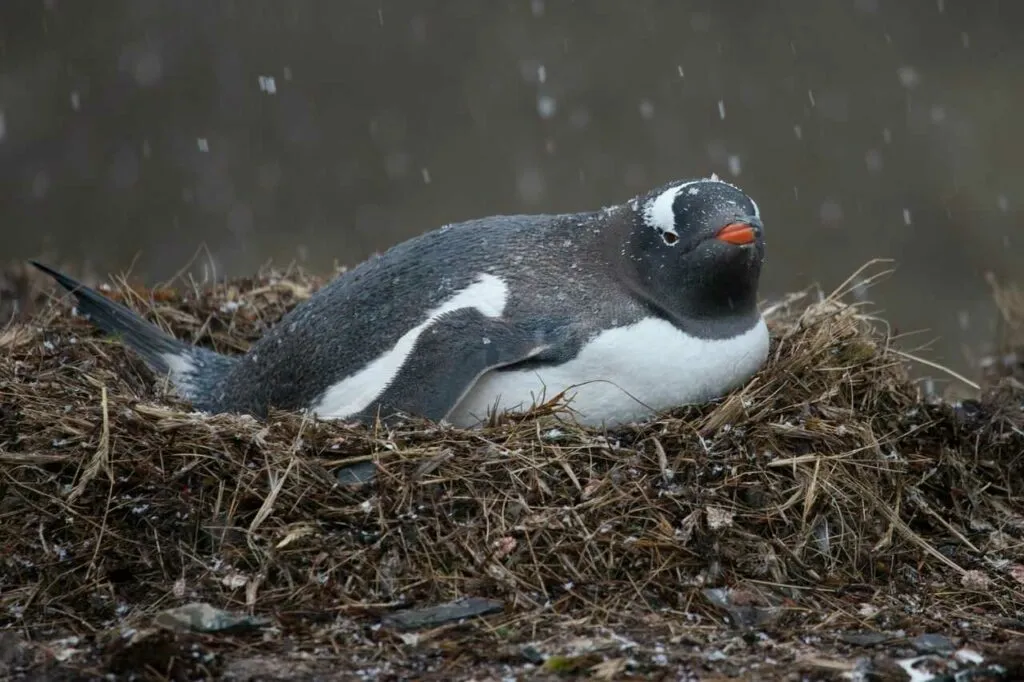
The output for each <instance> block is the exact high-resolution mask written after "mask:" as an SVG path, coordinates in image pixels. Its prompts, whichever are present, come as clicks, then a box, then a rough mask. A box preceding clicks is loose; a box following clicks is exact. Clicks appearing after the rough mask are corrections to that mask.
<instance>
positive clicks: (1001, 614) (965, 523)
mask: <svg viewBox="0 0 1024 682" xmlns="http://www.w3.org/2000/svg"><path fill="white" fill-rule="evenodd" d="M321 283H322V281H321V280H318V279H316V278H314V277H311V276H308V275H306V274H304V273H302V272H299V271H296V270H288V271H284V272H274V271H269V270H268V271H265V272H262V273H260V275H259V276H256V277H253V278H248V279H239V280H232V281H230V282H228V283H224V284H218V285H216V286H211V287H199V286H185V287H180V288H177V289H170V288H157V289H144V288H141V287H132V286H129V285H128V284H127V283H126V281H125V280H123V279H119V280H117V281H115V282H114V283H113V284H112V285H110V286H107V287H106V292H107V294H108V295H110V296H112V297H114V298H116V299H119V300H121V301H123V302H126V303H127V304H128V305H129V306H130V307H133V308H134V309H136V310H137V311H139V312H140V313H142V314H143V315H144V316H145V317H146V318H147V319H149V320H151V321H154V322H156V323H157V324H159V325H161V326H162V327H164V328H165V329H167V330H168V331H171V332H172V333H174V334H175V335H177V336H178V337H179V338H183V339H189V340H192V341H194V342H196V343H199V344H202V345H205V346H208V347H211V348H214V349H216V350H219V351H222V352H239V351H243V350H244V349H245V348H246V347H247V345H248V343H250V342H251V341H252V340H254V339H256V338H258V337H259V336H261V335H262V334H263V333H264V332H265V331H266V329H267V328H268V327H269V326H270V325H272V324H273V323H274V322H275V321H276V320H277V319H279V318H280V316H281V315H283V314H284V313H285V312H286V311H287V310H289V309H290V308H291V307H293V306H294V305H295V304H297V303H299V302H300V301H301V300H303V299H305V298H307V297H308V296H309V295H310V294H311V293H312V292H313V291H315V290H316V288H317V287H318V286H320V285H321ZM845 294H846V289H845V288H840V289H839V290H837V291H836V292H833V293H832V294H831V295H822V294H821V293H820V292H815V291H813V290H812V291H808V292H805V293H803V294H799V295H794V296H791V297H789V298H787V299H786V300H784V301H781V302H779V303H777V304H775V305H772V306H770V307H769V308H768V309H767V310H766V316H767V318H768V320H769V326H770V328H771V331H772V349H771V354H770V359H769V361H768V363H767V365H766V366H765V367H764V369H763V370H762V371H761V372H759V373H758V374H757V375H756V377H754V378H753V379H752V380H751V381H750V382H749V383H748V384H747V385H746V386H744V387H742V388H741V389H738V390H736V391H734V392H733V393H731V394H730V395H728V396H726V397H725V398H724V399H722V400H720V401H716V402H714V403H712V404H708V405H703V406H696V407H685V408H680V409H679V410H677V411H675V412H674V413H671V414H667V415H664V416H662V417H659V418H657V419H653V420H651V421H649V422H645V423H641V424H636V425H632V426H629V427H624V428H620V429H616V430H613V431H612V430H609V431H595V430H588V429H584V428H581V427H579V426H577V425H576V424H575V423H574V421H573V419H572V412H571V402H569V403H568V405H566V403H565V401H564V400H562V399H561V398H556V399H553V400H552V401H550V402H548V403H546V404H544V405H541V406H538V407H536V408H535V409H534V410H533V411H531V412H530V413H527V414H520V415H506V416H504V417H502V418H500V419H496V420H494V421H493V423H491V424H489V425H488V426H487V427H486V428H482V429H478V430H459V429H455V428H450V427H447V426H444V425H435V424H429V423H425V422H418V421H415V420H409V421H407V422H404V423H402V424H399V425H397V426H395V427H394V428H390V429H385V428H384V427H382V426H379V425H377V426H369V427H362V426H357V425H351V424H343V423H331V422H321V421H316V420H313V419H310V418H306V417H304V416H302V415H299V414H292V413H285V412H273V413H272V414H271V415H270V416H269V417H268V419H267V420H266V421H256V420H254V419H251V418H248V417H241V416H235V415H217V416H209V415H201V414H197V413H194V412H192V411H190V409H189V407H188V405H187V404H184V403H182V402H180V401H178V400H176V399H175V398H174V397H172V396H170V395H169V394H168V392H167V390H166V387H165V386H162V385H160V383H159V382H155V381H154V380H153V377H152V375H151V374H150V373H149V372H148V370H147V369H146V368H145V366H144V365H143V364H142V363H141V362H140V361H139V360H138V359H137V358H136V357H135V356H134V355H133V354H131V353H130V352H128V351H126V350H125V349H124V348H123V347H122V346H121V345H120V343H118V342H116V341H112V340H110V339H108V338H105V337H103V336H102V335H101V334H100V333H98V332H97V331H95V330H94V329H93V328H92V326H91V325H90V324H89V323H88V322H87V321H84V320H82V319H80V318H78V317H76V316H74V315H73V313H72V309H71V308H70V305H69V303H68V300H67V298H66V297H61V298H53V299H52V300H50V301H49V302H47V303H45V304H43V305H40V306H38V308H37V309H36V310H34V312H33V313H32V315H30V316H29V317H27V318H25V319H22V320H16V321H12V322H11V323H10V324H9V325H8V326H7V327H6V328H5V329H3V330H2V331H0V538H2V540H0V545H2V546H0V624H2V625H3V627H5V628H8V629H10V628H14V629H17V630H18V631H20V632H22V633H24V634H25V636H27V637H31V638H46V637H51V638H52V637H56V636H67V635H71V634H77V635H81V636H91V637H97V636H99V633H102V632H104V631H107V630H109V629H111V628H114V627H118V626H121V625H123V624H124V623H138V622H141V619H144V618H146V617H151V616H152V614H153V613H156V612H158V611H160V610H161V609H167V608H171V607H175V606H179V605H181V604H184V603H186V602H208V603H210V604H213V605H215V606H217V607H220V608H225V609H232V610H236V611H243V612H249V613H262V614H271V615H273V616H274V617H276V618H278V619H279V620H280V621H281V622H293V623H294V622H298V621H303V622H306V621H309V620H310V619H312V621H316V620H318V619H319V620H323V619H324V618H327V619H330V618H334V617H337V616H338V614H350V615H353V616H354V615H356V614H360V615H362V616H368V617H369V616H379V615H381V614H384V613H387V612H389V611H391V610H394V609H397V608H400V607H405V606H409V605H416V604H430V603H436V602H441V601H447V600H451V599H456V598H459V597H463V596H467V595H472V596H478V597H489V598H494V599H498V600H500V601H501V602H502V603H503V604H504V605H505V609H506V612H505V615H504V616H503V617H504V618H512V619H515V618H523V617H525V616H523V614H533V615H532V616H531V617H532V618H533V619H534V621H537V619H538V618H540V619H541V620H543V622H544V623H546V624H548V625H550V624H551V623H554V622H569V621H573V622H583V621H586V622H588V623H594V624H608V623H614V622H621V621H622V620H623V619H625V618H638V619H641V620H643V619H648V620H649V619H661V620H663V621H664V620H665V619H669V620H673V619H674V621H675V622H677V623H682V624H685V623H687V622H689V623H694V624H697V623H701V622H703V623H705V624H706V623H707V622H709V621H708V620H707V619H711V622H718V623H722V622H723V621H724V622H728V623H729V624H730V625H732V626H733V627H747V628H775V629H778V628H787V627H788V628H797V629H799V630H800V631H801V632H805V633H806V632H812V631H822V630H823V629H827V628H829V627H840V626H842V627H854V626H857V627H867V626H873V627H890V628H892V627H913V626H914V625H915V623H916V624H917V626H919V629H920V628H927V627H928V626H929V625H931V626H934V625H935V624H936V623H944V624H945V625H946V626H948V625H949V624H950V623H953V622H954V621H955V622H961V623H983V624H984V626H985V627H986V628H989V629H990V630H991V629H992V628H996V629H998V628H999V627H1017V626H1019V625H1020V623H1021V617H1022V612H1024V566H1022V564H1021V563H1020V561H1021V559H1020V557H1021V555H1022V550H1021V548H1022V546H1024V497H1022V492H1024V411H1022V403H1024V390H1022V387H1021V385H1020V383H1018V382H1017V381H1016V380H1015V379H1014V378H1013V377H1004V378H1002V379H1000V380H995V381H993V382H991V384H990V385H988V386H987V387H986V388H985V389H984V390H983V391H981V392H979V393H978V395H977V397H976V398H975V399H971V400H966V401H959V402H955V403H953V402H948V401H943V400H940V399H934V398H927V397H926V396H924V395H923V394H922V391H921V390H920V389H919V386H918V384H917V383H916V382H915V381H914V380H913V379H912V378H911V377H910V374H909V372H908V363H909V362H910V360H909V359H908V358H909V356H908V355H907V354H906V353H905V352H904V351H901V350H899V349H898V348H896V346H895V343H894V339H892V338H891V336H890V335H889V334H888V332H887V329H886V326H885V325H884V324H883V323H880V321H879V320H877V319H875V318H873V317H872V316H871V315H869V314H868V313H867V312H865V309H864V307H863V305H864V304H857V305H854V304H850V303H846V302H845V298H846V296H845ZM370 460H372V461H373V462H374V463H375V465H376V467H377V471H376V477H375V479H374V480H373V481H372V482H370V483H363V484H345V483H343V482H341V480H340V479H339V477H338V470H339V468H341V467H344V466H345V465H347V464H353V463H358V462H366V461H370ZM926 588H927V589H926ZM538 614H542V616H538ZM702 619H703V620H702ZM1000 623H1002V625H1000ZM1014 623H1017V626H1014V625H1013V624H1014Z"/></svg>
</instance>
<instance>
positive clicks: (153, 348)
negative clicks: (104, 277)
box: [29, 260, 237, 411]
mask: <svg viewBox="0 0 1024 682" xmlns="http://www.w3.org/2000/svg"><path fill="white" fill-rule="evenodd" d="M29 262H30V263H31V264H32V265H34V266H35V267H37V268H38V269H40V270H42V271H43V272H45V273H46V274H47V275H49V276H50V277H52V278H53V279H54V280H56V282H57V283H58V284H60V285H61V286H62V287H64V288H65V289H67V290H68V291H70V292H71V293H72V294H74V296H75V299H76V301H77V308H78V312H79V314H81V315H84V316H86V317H88V318H89V320H90V321H91V322H92V323H93V324H94V325H95V326H96V327H98V328H99V329H100V330H102V331H104V332H106V333H107V334H110V335H112V336H118V337H120V338H121V339H122V341H123V342H124V343H125V345H127V346H128V347H129V348H131V349H132V350H133V351H135V352H136V353H137V354H138V355H139V356H141V357H142V359H143V361H144V362H145V363H146V365H147V366H148V367H149V368H150V369H151V370H152V371H153V372H154V373H155V374H157V375H159V376H169V377H170V380H171V383H172V384H173V386H174V388H175V389H176V391H177V392H178V393H179V394H180V395H181V396H182V397H183V398H185V399H186V400H188V401H190V402H191V403H192V404H193V406H194V407H195V408H196V409H199V410H204V411H214V410H215V409H216V405H215V403H216V402H217V401H216V400H215V399H214V397H215V395H216V393H215V389H216V387H217V386H219V385H221V384H222V381H223V379H224V378H225V377H226V376H227V375H228V373H230V372H231V370H232V368H233V367H234V366H235V363H236V362H237V359H236V358H232V357H229V356H226V355H221V354H219V353H215V352H213V351H210V350H207V349H205V348H198V347H196V346H191V345H189V344H186V343H184V342H182V341H179V340H178V339H176V338H174V337H172V336H169V335H168V334H165V333H164V332H163V331H162V330H161V329H160V328H159V327H157V326H156V325H154V324H150V323H149V322H147V321H146V320H144V319H142V317H140V316H139V315H137V314H136V313H135V312H133V311H132V310H129V309H128V308H127V307H126V306H124V305H121V304H120V303H118V302H116V301H113V300H111V299H109V298H107V297H106V296H103V295H102V294H100V293H99V292H98V291H96V290H94V289H92V288H90V287H87V286H86V285H84V284H82V283H81V282H77V281H75V280H74V279H72V278H71V277H68V276H67V275H65V274H63V273H61V272H58V271H56V270H54V269H52V268H50V267H48V266H46V265H43V264H42V263H38V262H36V261H34V260H30V261H29Z"/></svg>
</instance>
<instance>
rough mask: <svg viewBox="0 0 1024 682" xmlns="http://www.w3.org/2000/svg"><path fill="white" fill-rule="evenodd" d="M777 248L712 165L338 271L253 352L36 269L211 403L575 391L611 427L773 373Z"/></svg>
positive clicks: (227, 407) (403, 401) (362, 410)
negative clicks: (211, 342) (772, 259)
mask: <svg viewBox="0 0 1024 682" xmlns="http://www.w3.org/2000/svg"><path fill="white" fill-rule="evenodd" d="M764 251H765V244H764V225H763V222H762V219H761V214H760V210H759V208H758V205H757V204H756V203H755V202H754V200H753V199H752V198H751V197H750V196H748V195H747V194H746V193H745V192H744V191H743V190H741V189H740V188H738V187H736V186H735V185H733V184H731V183H728V182H725V181H722V180H720V179H719V178H718V177H717V176H714V175H713V176H712V177H711V178H700V179H690V180H676V181H672V182H668V183H666V184H664V185H662V186H660V187H657V188H655V189H653V190H650V191H649V192H646V193H644V194H640V195H636V196H634V197H632V198H631V199H629V200H628V201H625V202H623V203H621V204H617V205H613V206H608V207H605V208H602V209H598V210H592V211H587V212H581V213H559V214H522V215H496V216H490V217H485V218H476V219H470V220H466V221H464V222H459V223H453V224H448V225H445V226H442V227H439V228H437V229H434V230H433V231H430V232H426V233H424V234H421V235H419V236H416V237H414V238H411V239H409V240H407V241H404V242H402V243H399V244H397V245H395V246H393V247H392V248H390V249H389V250H388V251H386V252H384V253H382V254H380V255H378V256H375V257H373V258H371V259H369V260H366V261H364V262H363V263H361V264H360V265H358V266H357V267H355V268H353V269H351V270H349V271H347V272H344V273H342V274H340V275H339V276H337V277H336V278H334V279H333V280H332V281H330V282H329V283H327V284H326V285H324V286H323V287H322V288H320V289H319V290H318V291H317V292H316V293H315V294H313V295H312V296H311V297H310V298H309V299H307V300H306V301H304V302H302V303H301V304H299V305H298V306H296V307H295V308H294V309H293V310H291V311H290V312H289V313H288V314H286V315H285V316H284V317H283V318H282V319H281V320H280V321H279V322H277V323H276V324H275V325H274V326H273V327H272V328H271V329H270V330H268V331H267V333H266V334H265V335H264V336H263V337H261V338H260V339H259V340H258V341H256V342H255V343H254V344H253V345H252V346H251V347H250V349H249V350H248V351H247V352H246V353H245V354H240V355H224V354H218V353H215V352H213V351H211V350H208V349H205V348H202V347H198V346H194V345H190V344H187V343H184V342H182V341H180V340H178V339H176V338H173V337H172V336H169V335H167V334H165V333H164V332H163V331H162V330H160V329H159V328H157V327H156V326H155V325H152V324H150V323H149V322H147V321H145V320H143V319H142V318H141V317H140V316H139V315H137V314H136V313H135V312H133V311H131V310H130V309H128V308H127V307H125V306H123V305H121V304H119V303H117V302H115V301H113V300H111V299H109V298H107V297H105V296H103V295H102V294H100V293H99V292H98V291H96V290H94V289H92V288H89V287H87V286H84V285H83V284H81V283H79V282H77V281H75V280H73V279H72V278H70V277H68V276H66V275H64V274H62V273H61V272H58V271H56V270H54V269H52V268H50V267H48V266H46V265H44V264H42V263H39V262H37V261H30V262H31V263H32V264H33V265H34V266H35V267H37V268H39V269H40V270H42V271H43V272H45V273H47V274H48V275H50V276H51V277H52V278H53V279H55V280H56V281H57V283H59V284H60V285H61V286H62V287H64V288H65V289H67V290H68V291H70V292H72V293H73V295H74V296H75V298H76V299H77V309H78V312H79V313H80V314H83V315H85V316H87V317H88V318H89V319H90V320H91V322H92V323H93V324H94V325H95V326H97V327H98V328H99V329H100V330H102V331H103V332H105V333H107V334H112V335H118V336H120V337H121V339H122V340H123V342H124V343H125V344H126V345H127V346H128V347H129V348H130V349H131V350H133V351H134V352H135V353H137V354H138V355H139V356H141V358H142V359H143V360H144V361H145V363H146V364H147V365H148V366H149V368H150V369H151V370H153V372H154V373H155V374H156V375H158V376H168V377H169V379H170V383H171V385H172V386H173V388H174V389H175V391H176V393H177V394H179V395H180V396H181V397H182V398H184V399H185V400H186V401H189V402H190V404H191V405H192V407H193V408H194V409H195V410H197V411H200V412H207V413H225V412H231V413H240V414H249V415H251V416H253V417H256V418H265V417H266V415H267V411H268V409H270V408H277V409H282V410H295V411H300V412H306V413H311V414H312V415H315V416H316V417H317V418H320V419H326V420H342V421H350V422H352V421H355V422H370V421H372V420H375V419H381V420H382V421H384V422H388V421H389V420H391V419H396V418H401V417H402V416H412V417H419V418H424V419H427V420H430V421H434V422H441V423H447V424H450V425H453V426H456V427H464V428H468V427H472V426H478V425H480V424H482V423H484V422H486V421H487V420H488V419H490V417H491V416H493V415H494V414H496V413H502V412H506V411H523V410H528V409H530V408H531V407H533V406H536V405H539V404H542V403H543V402H545V401H547V400H551V399H552V398H554V397H555V396H556V395H559V394H563V397H564V399H565V400H566V401H567V402H568V407H569V408H570V409H571V411H572V413H573V415H574V418H575V419H576V420H577V422H578V423H580V424H582V425H584V426H593V427H605V428H610V427H615V426H619V425H623V424H626V423H632V422H636V421H641V420H644V419H646V418H649V417H652V416H656V415H659V414H661V413H663V412H665V411H668V410H670V409H674V408H676V407H680V406H683V405H686V404H695V403H703V402H706V401H710V400H713V399H716V398H720V397H722V396H723V395H724V394H726V393H727V392H729V391H731V390H733V389H735V388H737V387H739V386H741V385H742V384H744V383H745V382H746V381H748V380H749V379H750V378H751V377H752V376H753V375H754V374H755V373H756V372H757V371H758V370H759V369H760V368H761V367H762V366H763V364H764V363H765V361H766V360H767V356H768V349H769V333H768V329H767V326H766V324H765V321H764V319H763V317H762V316H761V313H760V311H759V308H758V300H757V297H758V283H759V280H760V274H761V269H762V264H763V261H764Z"/></svg>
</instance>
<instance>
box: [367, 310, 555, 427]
mask: <svg viewBox="0 0 1024 682" xmlns="http://www.w3.org/2000/svg"><path fill="white" fill-rule="evenodd" d="M548 349H549V345H548V344H547V343H546V342H545V338H544V334H543V333H536V332H535V331H532V330H531V331H527V330H524V329H521V328H518V327H516V326H514V325H512V324H510V323H509V322H508V321H507V320H504V319H501V318H493V317H487V316H485V315H483V314H482V313H481V312H480V311H479V310H477V309H475V308H463V309H460V310H455V311H452V312H450V313H448V314H446V315H444V316H443V317H441V318H439V319H438V320H437V321H436V322H435V323H434V324H433V325H432V326H431V327H430V328H429V329H428V330H426V331H425V332H424V333H423V335H422V336H420V337H419V339H418V340H417V342H416V346H415V347H414V348H413V350H412V352H411V353H410V354H409V357H408V358H406V361H405V364H404V365H403V366H402V369H401V370H399V372H398V374H397V375H396V376H395V378H394V380H393V381H391V382H390V384H389V385H388V387H387V388H386V389H385V390H384V391H383V392H382V393H381V395H380V396H378V399H377V400H375V401H374V405H373V408H374V409H377V408H379V409H380V413H379V414H380V416H381V418H384V417H385V416H386V414H387V413H388V412H390V411H399V412H404V413H406V414H410V415H415V416H419V417H425V418H426V419H429V420H432V421H440V420H442V419H445V418H447V417H448V416H449V415H450V414H451V412H452V411H453V410H454V409H455V407H456V406H457V405H458V404H459V402H460V401H461V400H462V399H463V398H464V397H465V396H466V394H467V393H469V391H470V390H471V389H472V388H473V386H474V385H475V384H476V382H477V380H478V379H479V378H480V377H481V376H482V375H483V374H484V373H485V372H487V371H489V370H493V369H497V368H501V367H507V366H509V365H514V364H516V363H519V362H523V361H525V360H529V359H531V358H535V357H537V356H538V355H539V354H541V353H544V352H545V351H547V350H548ZM367 416H370V417H373V416H376V415H367ZM481 416H482V417H485V416H486V415H481Z"/></svg>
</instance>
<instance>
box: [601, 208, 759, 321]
mask: <svg viewBox="0 0 1024 682" xmlns="http://www.w3.org/2000/svg"><path fill="white" fill-rule="evenodd" d="M642 229H643V227H641V231H640V232H639V233H638V232H637V231H631V232H625V231H623V232H619V234H618V236H619V238H620V241H619V242H618V244H617V246H616V247H614V248H616V249H617V251H618V252H619V254H621V255H620V257H619V259H618V268H617V269H618V271H619V277H620V278H621V280H622V281H624V282H626V283H627V286H628V287H629V288H630V289H631V290H632V291H633V293H634V295H635V296H636V297H637V298H639V299H640V300H642V301H643V302H644V304H645V305H646V306H647V307H648V308H650V309H651V311H652V312H653V313H654V314H655V315H657V316H659V317H663V318H665V319H667V320H669V321H670V322H672V323H673V324H674V325H676V326H677V327H679V328H680V329H682V330H683V331H685V332H686V333H688V334H692V335H695V336H699V337H702V338H729V337H732V336H736V335H738V334H742V333H743V332H746V331H748V330H750V329H751V328H752V327H754V326H755V325H756V324H758V322H759V321H760V319H761V314H760V310H759V309H758V306H757V284H756V283H757V280H758V274H759V273H757V272H752V271H751V268H752V267H757V266H752V265H751V264H750V263H749V262H746V261H744V260H742V259H736V260H733V261H731V262H730V261H726V262H722V263H716V264H714V266H713V267H689V268H686V269H685V271H681V272H677V273H671V274H670V269H671V268H672V267H678V264H677V263H676V262H675V260H674V259H668V258H667V259H666V261H665V262H664V263H656V262H652V261H651V259H650V258H649V254H648V253H644V250H645V249H649V248H651V247H652V246H654V245H653V244H651V243H646V244H645V243H643V241H644V239H645V238H646V237H647V235H646V234H645V233H644V232H642ZM606 248H609V249H610V248H612V245H611V242H610V241H609V242H608V246H607V247H606ZM708 265H709V266H710V264H708ZM659 275H661V276H659Z"/></svg>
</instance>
